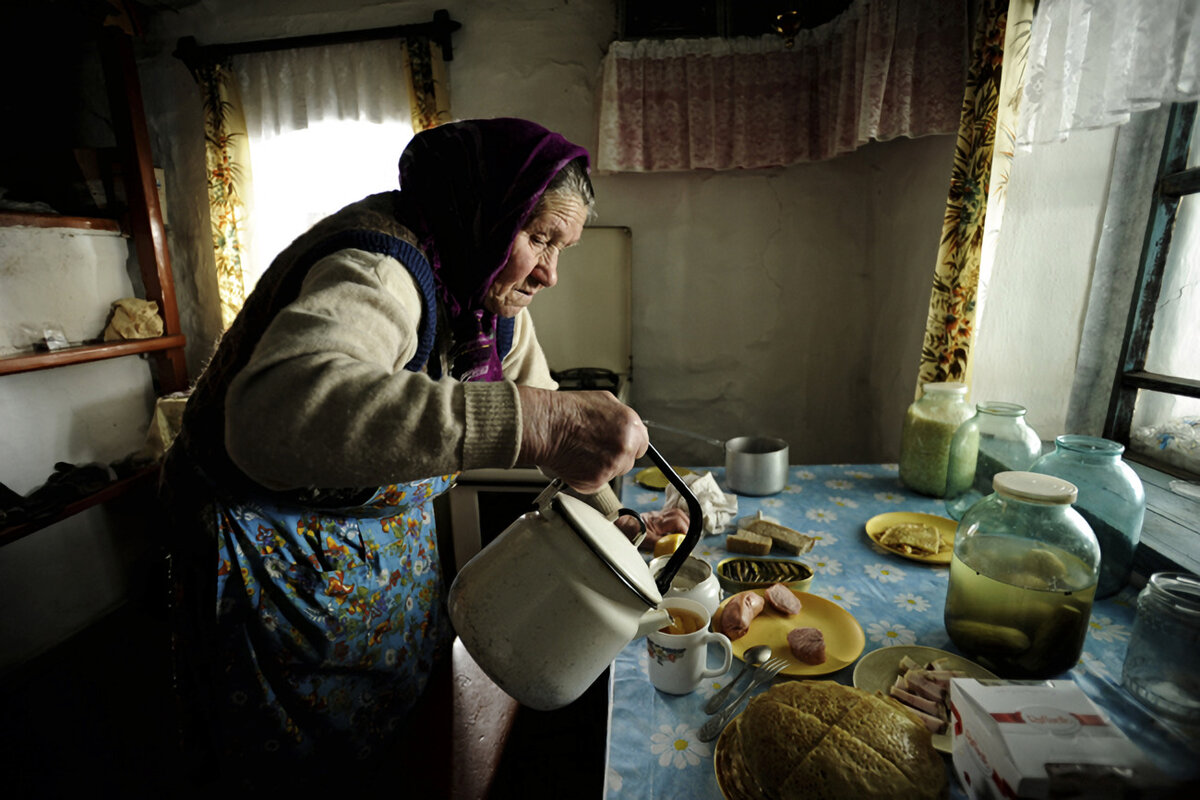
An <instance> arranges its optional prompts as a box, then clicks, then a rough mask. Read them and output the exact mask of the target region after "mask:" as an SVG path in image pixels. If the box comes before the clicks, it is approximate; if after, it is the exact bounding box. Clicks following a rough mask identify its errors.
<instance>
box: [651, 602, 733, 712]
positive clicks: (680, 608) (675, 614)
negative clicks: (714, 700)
mask: <svg viewBox="0 0 1200 800" xmlns="http://www.w3.org/2000/svg"><path fill="white" fill-rule="evenodd" d="M662 607H663V608H665V609H667V611H669V612H670V614H671V623H670V624H669V625H667V626H666V627H663V628H660V629H659V630H657V631H654V632H652V633H650V634H648V635H647V636H646V649H647V650H648V651H649V654H650V682H651V683H652V684H654V688H655V689H658V690H659V691H660V692H666V693H667V694H689V693H691V692H694V691H696V689H698V688H699V687H700V684H701V682H703V681H704V679H705V678H715V677H717V676H718V675H724V674H725V673H726V672H728V671H729V667H730V665H732V664H733V645H732V644H730V642H729V638H728V637H726V636H724V635H723V634H720V633H713V632H712V631H710V630H709V629H708V622H709V618H710V616H711V615H710V614H709V613H708V609H707V608H705V607H704V606H703V605H701V604H700V603H697V602H696V601H695V600H688V599H686V598H683V597H670V598H667V599H666V600H664V601H663V604H662ZM710 645H716V646H717V647H719V648H720V649H721V653H722V655H721V666H719V667H714V668H710V667H709V666H708V648H709V646H710Z"/></svg>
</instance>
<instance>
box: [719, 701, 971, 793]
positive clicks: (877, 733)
mask: <svg viewBox="0 0 1200 800" xmlns="http://www.w3.org/2000/svg"><path fill="white" fill-rule="evenodd" d="M715 758H716V770H717V775H718V778H719V779H720V782H721V787H722V789H723V790H724V792H725V794H726V796H727V797H729V798H731V799H732V800H793V798H797V799H798V798H851V797H853V798H872V797H878V798H912V799H913V800H918V799H920V800H925V798H941V797H946V796H947V794H948V792H949V787H948V783H947V780H946V766H945V763H944V762H943V760H942V757H941V756H940V755H939V754H938V752H937V751H936V750H935V749H934V748H933V742H932V741H931V738H930V734H929V731H928V730H927V729H926V728H925V726H924V725H922V724H921V723H920V722H918V721H917V720H916V719H914V718H913V717H912V716H911V715H909V714H908V713H907V712H906V711H905V710H904V708H903V707H902V706H901V705H900V704H899V703H897V702H895V701H894V700H892V699H891V698H887V697H881V696H877V695H871V694H868V693H866V692H863V691H861V690H859V689H855V688H853V687H850V686H842V685H841V684H838V683H834V682H832V681H789V682H786V683H781V684H778V685H776V686H773V687H771V689H770V690H769V691H767V692H765V693H763V694H761V695H759V696H758V697H755V698H754V699H753V700H751V701H750V704H749V705H747V706H746V710H745V711H744V712H742V713H741V714H740V715H739V716H738V717H737V718H736V719H734V721H733V722H732V723H730V725H729V726H728V727H727V728H726V729H725V731H724V733H723V734H722V735H721V739H720V741H719V742H718V743H717V752H716V754H715Z"/></svg>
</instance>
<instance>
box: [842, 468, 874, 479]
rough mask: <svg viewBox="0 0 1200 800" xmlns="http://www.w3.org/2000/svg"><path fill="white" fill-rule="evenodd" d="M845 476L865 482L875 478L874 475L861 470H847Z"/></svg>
mask: <svg viewBox="0 0 1200 800" xmlns="http://www.w3.org/2000/svg"><path fill="white" fill-rule="evenodd" d="M846 474H847V475H849V476H850V477H851V478H861V479H863V480H867V479H870V478H873V477H875V476H874V475H872V474H871V473H869V472H863V471H862V470H861V469H851V470H847V471H846Z"/></svg>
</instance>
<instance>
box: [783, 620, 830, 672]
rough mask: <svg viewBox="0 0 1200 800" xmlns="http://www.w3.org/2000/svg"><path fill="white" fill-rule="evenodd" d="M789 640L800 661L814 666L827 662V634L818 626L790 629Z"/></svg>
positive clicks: (789, 644)
mask: <svg viewBox="0 0 1200 800" xmlns="http://www.w3.org/2000/svg"><path fill="white" fill-rule="evenodd" d="M787 642H788V647H789V648H790V649H791V651H792V655H794V656H795V657H796V659H797V660H798V661H802V662H804V663H805V664H812V665H814V666H815V665H817V664H824V663H825V636H824V634H822V633H821V632H820V631H819V630H817V629H816V628H795V629H793V630H790V631H788V635H787Z"/></svg>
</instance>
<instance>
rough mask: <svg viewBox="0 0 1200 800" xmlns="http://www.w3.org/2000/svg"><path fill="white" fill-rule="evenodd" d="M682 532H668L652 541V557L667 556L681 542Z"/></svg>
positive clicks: (677, 547) (676, 548)
mask: <svg viewBox="0 0 1200 800" xmlns="http://www.w3.org/2000/svg"><path fill="white" fill-rule="evenodd" d="M683 537H684V534H682V533H668V534H667V535H666V536H664V537H662V538H661V539H659V540H658V541H657V542H655V543H654V557H655V558H658V557H659V556H669V555H671V554H672V553H674V552H675V551H676V550H678V549H679V545H681V544H683Z"/></svg>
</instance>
